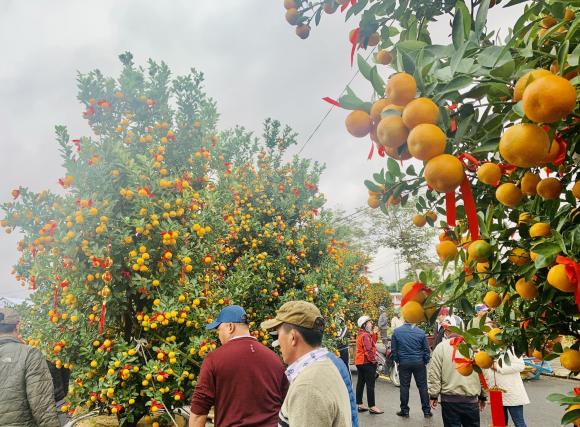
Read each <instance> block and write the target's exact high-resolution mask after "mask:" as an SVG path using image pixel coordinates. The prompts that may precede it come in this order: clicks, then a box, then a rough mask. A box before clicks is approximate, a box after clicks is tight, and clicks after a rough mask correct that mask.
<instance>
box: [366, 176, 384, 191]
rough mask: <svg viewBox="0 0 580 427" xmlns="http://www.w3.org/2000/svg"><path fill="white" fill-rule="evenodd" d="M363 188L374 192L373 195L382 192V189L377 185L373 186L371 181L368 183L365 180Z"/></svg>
mask: <svg viewBox="0 0 580 427" xmlns="http://www.w3.org/2000/svg"><path fill="white" fill-rule="evenodd" d="M365 186H366V187H367V188H368V189H369V190H371V191H373V192H375V193H381V192H382V188H380V187H379V186H378V185H377V184H375V183H374V182H372V181H369V180H368V179H365Z"/></svg>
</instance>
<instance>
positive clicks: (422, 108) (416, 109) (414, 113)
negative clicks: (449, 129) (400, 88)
mask: <svg viewBox="0 0 580 427" xmlns="http://www.w3.org/2000/svg"><path fill="white" fill-rule="evenodd" d="M438 121H439V107H438V106H437V104H435V103H434V102H433V101H431V100H430V99H429V98H417V99H414V100H412V101H411V102H409V103H408V104H407V106H406V107H405V109H404V110H403V122H404V123H405V126H407V127H408V128H409V129H413V128H414V127H415V126H417V125H420V124H423V123H430V124H432V125H436V124H437V122H438Z"/></svg>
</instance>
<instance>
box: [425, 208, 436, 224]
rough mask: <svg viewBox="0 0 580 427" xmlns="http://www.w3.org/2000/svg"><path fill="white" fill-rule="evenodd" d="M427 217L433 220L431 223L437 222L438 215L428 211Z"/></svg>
mask: <svg viewBox="0 0 580 427" xmlns="http://www.w3.org/2000/svg"><path fill="white" fill-rule="evenodd" d="M425 216H426V217H427V218H429V219H431V221H433V222H435V221H437V214H436V213H435V212H433V211H427V213H425Z"/></svg>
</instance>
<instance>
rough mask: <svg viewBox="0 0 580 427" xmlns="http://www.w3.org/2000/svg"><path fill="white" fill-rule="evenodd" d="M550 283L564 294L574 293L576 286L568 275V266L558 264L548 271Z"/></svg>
mask: <svg viewBox="0 0 580 427" xmlns="http://www.w3.org/2000/svg"><path fill="white" fill-rule="evenodd" d="M547 280H548V283H549V284H550V285H552V286H553V287H555V288H556V289H559V290H561V291H562V292H574V291H575V290H576V284H575V283H573V282H572V281H571V280H570V278H569V277H568V274H567V273H566V266H565V265H563V264H557V265H555V266H553V267H552V268H550V271H548V279H547Z"/></svg>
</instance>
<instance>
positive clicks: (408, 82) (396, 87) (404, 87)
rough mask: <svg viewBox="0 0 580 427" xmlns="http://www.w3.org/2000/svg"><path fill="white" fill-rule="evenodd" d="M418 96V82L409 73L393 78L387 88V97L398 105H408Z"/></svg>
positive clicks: (395, 75)
mask: <svg viewBox="0 0 580 427" xmlns="http://www.w3.org/2000/svg"><path fill="white" fill-rule="evenodd" d="M416 94H417V82H416V81H415V78H414V77H413V76H412V75H410V74H407V73H397V74H394V75H392V76H391V78H390V79H389V81H388V82H387V87H386V88H385V96H386V97H387V98H390V99H391V100H392V101H393V103H395V104H397V105H407V104H408V103H409V102H411V100H412V99H413V98H415V95H416Z"/></svg>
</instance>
